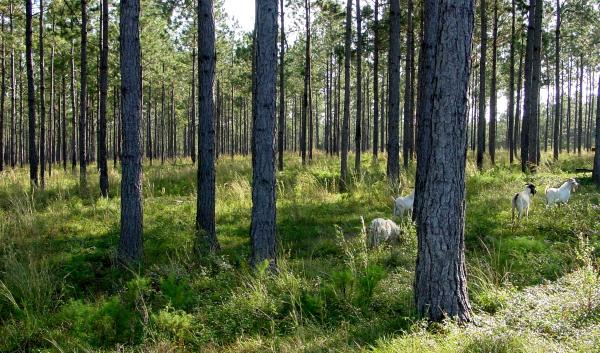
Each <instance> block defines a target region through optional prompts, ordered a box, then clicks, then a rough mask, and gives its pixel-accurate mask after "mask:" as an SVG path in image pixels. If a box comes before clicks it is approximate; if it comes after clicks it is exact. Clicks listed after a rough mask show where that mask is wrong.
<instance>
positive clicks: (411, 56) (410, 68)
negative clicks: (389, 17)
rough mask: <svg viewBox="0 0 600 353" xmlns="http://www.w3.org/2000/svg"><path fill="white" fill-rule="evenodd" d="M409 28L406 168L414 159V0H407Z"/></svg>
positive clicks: (406, 91)
mask: <svg viewBox="0 0 600 353" xmlns="http://www.w3.org/2000/svg"><path fill="white" fill-rule="evenodd" d="M407 4H408V6H407V16H408V18H407V28H406V70H405V71H406V72H405V74H404V77H405V78H404V134H403V139H402V140H403V141H402V159H403V162H404V168H408V161H409V160H411V159H412V151H413V148H414V146H411V142H412V136H414V131H413V115H414V114H413V113H414V94H413V75H412V74H413V72H414V69H413V66H414V54H415V45H414V35H413V0H408V1H407Z"/></svg>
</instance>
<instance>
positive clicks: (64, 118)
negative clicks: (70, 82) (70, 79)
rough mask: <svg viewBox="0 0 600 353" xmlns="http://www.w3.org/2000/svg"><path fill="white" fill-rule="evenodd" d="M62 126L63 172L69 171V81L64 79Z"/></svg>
mask: <svg viewBox="0 0 600 353" xmlns="http://www.w3.org/2000/svg"><path fill="white" fill-rule="evenodd" d="M60 125H61V131H60V133H61V138H60V139H61V144H60V147H61V160H62V165H63V170H64V171H65V172H66V171H67V159H68V157H67V79H66V78H65V76H64V75H63V77H62V123H61V124H60Z"/></svg>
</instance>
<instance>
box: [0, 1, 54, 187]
mask: <svg viewBox="0 0 600 353" xmlns="http://www.w3.org/2000/svg"><path fill="white" fill-rule="evenodd" d="M43 13H44V1H43V0H41V1H40V20H39V24H40V27H39V28H40V29H39V48H38V50H39V66H40V140H39V149H40V151H39V153H40V186H41V187H42V189H44V188H45V187H46V92H45V91H46V79H45V67H44V16H43ZM3 66H4V65H3ZM3 71H4V70H3ZM2 81H4V77H3V79H2ZM3 85H4V83H3ZM2 110H4V108H2Z"/></svg>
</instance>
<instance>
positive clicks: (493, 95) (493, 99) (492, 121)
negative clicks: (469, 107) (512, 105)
mask: <svg viewBox="0 0 600 353" xmlns="http://www.w3.org/2000/svg"><path fill="white" fill-rule="evenodd" d="M497 51H498V0H494V24H493V29H492V80H491V85H490V139H489V150H490V161H491V162H492V164H495V163H496V112H497V108H496V107H497V100H496V89H497V87H496V86H497V84H496V82H497V80H496V62H497V54H496V53H497Z"/></svg>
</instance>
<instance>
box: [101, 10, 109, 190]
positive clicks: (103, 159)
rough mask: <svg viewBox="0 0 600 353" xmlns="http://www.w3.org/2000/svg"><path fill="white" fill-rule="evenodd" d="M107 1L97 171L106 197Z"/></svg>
mask: <svg viewBox="0 0 600 353" xmlns="http://www.w3.org/2000/svg"><path fill="white" fill-rule="evenodd" d="M108 1H109V0H102V28H101V32H102V48H101V51H100V117H99V125H100V126H99V131H98V132H99V134H98V140H99V141H98V169H99V170H100V192H101V194H102V196H103V197H108V163H107V156H106V155H107V152H106V100H107V98H108Z"/></svg>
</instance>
